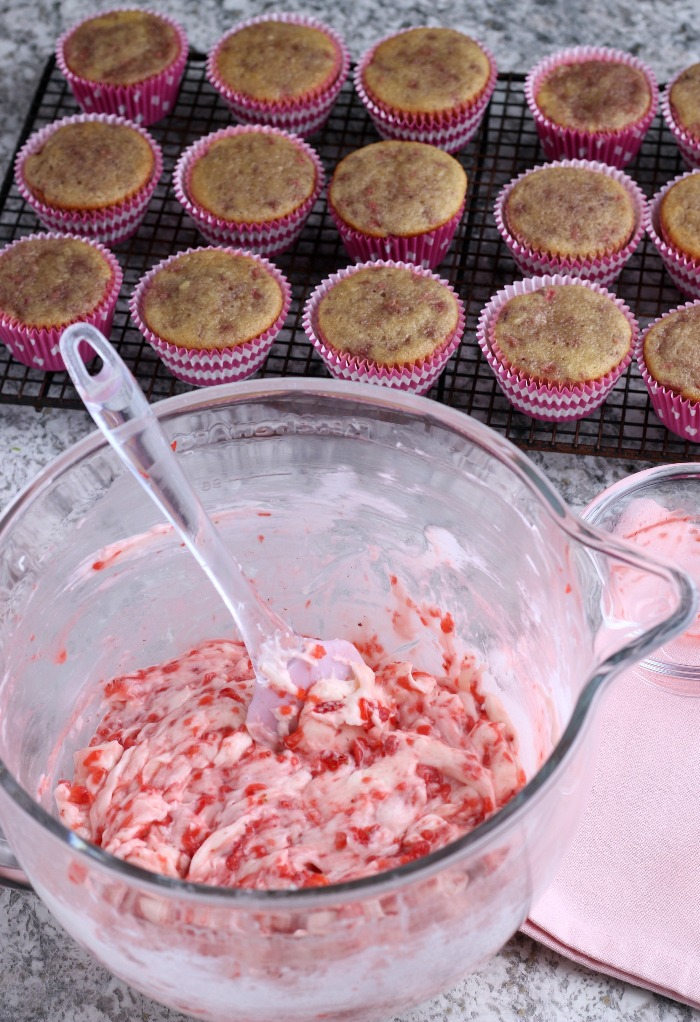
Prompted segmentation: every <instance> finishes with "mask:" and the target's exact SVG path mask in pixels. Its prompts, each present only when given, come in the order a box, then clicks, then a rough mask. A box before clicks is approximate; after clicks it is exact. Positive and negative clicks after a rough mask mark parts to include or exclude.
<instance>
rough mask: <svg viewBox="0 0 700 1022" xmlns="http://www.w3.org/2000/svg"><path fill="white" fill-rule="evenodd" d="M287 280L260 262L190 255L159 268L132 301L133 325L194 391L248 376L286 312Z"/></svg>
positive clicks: (211, 251)
mask: <svg viewBox="0 0 700 1022" xmlns="http://www.w3.org/2000/svg"><path fill="white" fill-rule="evenodd" d="M290 298H291V292H290V288H289V284H288V283H287V280H286V278H285V277H284V275H283V274H282V273H281V272H280V271H279V270H278V269H277V267H276V266H274V265H273V264H272V263H270V262H269V261H268V260H267V259H264V258H262V257H261V256H255V255H253V254H252V253H250V252H244V251H241V250H240V249H231V248H214V247H212V248H199V249H188V250H187V251H185V252H180V253H177V254H176V255H174V256H171V257H170V258H168V259H165V260H163V261H162V262H160V263H158V265H157V266H155V267H154V268H153V269H152V270H151V271H150V272H149V273H147V274H146V275H145V276H144V277H143V278H142V279H141V280H140V281H139V283H138V285H137V287H136V289H135V290H134V293H133V295H132V297H131V301H130V308H131V313H132V315H133V317H134V320H135V322H136V324H137V326H138V328H139V330H140V331H141V333H142V334H143V336H144V337H145V338H146V340H147V341H148V342H149V343H150V344H151V345H152V346H153V348H154V349H155V351H156V352H157V353H158V355H159V356H160V357H161V359H162V360H163V363H164V364H165V365H166V366H167V367H168V369H169V370H170V372H171V373H172V374H173V375H174V376H177V377H178V378H179V379H181V380H185V381H186V382H187V383H193V384H196V385H197V386H205V385H207V384H217V383H229V382H232V381H235V380H242V379H245V378H246V377H248V376H251V375H252V374H253V373H254V372H256V371H257V370H258V369H259V368H260V367H261V366H262V364H263V363H264V361H265V359H266V358H267V355H268V352H269V350H270V348H271V347H272V344H273V342H274V340H275V338H276V337H277V335H278V333H279V331H280V330H281V328H282V326H283V324H284V320H285V317H286V315H287V312H288V310H289V304H290Z"/></svg>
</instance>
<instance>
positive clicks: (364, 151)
mask: <svg viewBox="0 0 700 1022" xmlns="http://www.w3.org/2000/svg"><path fill="white" fill-rule="evenodd" d="M466 190H467V175H466V174H465V172H464V170H463V169H462V165H461V164H460V163H459V162H458V161H457V160H456V159H455V158H454V157H453V156H450V155H449V154H448V153H446V152H444V151H443V150H442V149H437V148H436V147H435V146H431V145H427V144H425V143H423V142H374V143H372V144H371V145H368V146H364V147H363V148H361V149H356V150H355V151H354V152H352V153H350V154H349V155H348V156H346V157H345V158H344V159H343V160H341V161H340V163H339V164H338V165H337V167H336V169H335V172H334V174H333V177H332V179H331V183H330V185H329V190H328V199H329V202H330V203H331V204H332V206H333V208H334V209H335V212H336V213H337V214H338V216H339V217H340V218H341V220H343V221H344V222H345V223H347V224H349V225H350V227H353V228H354V229H355V230H357V231H361V232H362V233H363V234H368V235H371V236H372V237H376V238H386V237H387V236H388V235H394V236H398V237H411V236H412V235H416V234H423V233H425V232H426V231H431V230H434V229H435V228H436V227H439V226H440V225H442V224H444V223H446V222H447V221H448V220H450V219H451V218H452V217H453V216H455V215H456V214H457V213H458V212H459V210H460V208H461V206H462V204H463V203H464V197H465V194H466Z"/></svg>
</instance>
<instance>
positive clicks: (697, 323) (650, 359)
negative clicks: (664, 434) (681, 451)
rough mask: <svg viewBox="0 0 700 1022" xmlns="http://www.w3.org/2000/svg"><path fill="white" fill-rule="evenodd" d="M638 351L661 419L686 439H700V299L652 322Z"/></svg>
mask: <svg viewBox="0 0 700 1022" xmlns="http://www.w3.org/2000/svg"><path fill="white" fill-rule="evenodd" d="M635 354H636V358H637V364H638V365H639V370H640V372H641V374H642V378H643V380H644V382H645V384H646V386H647V390H648V391H649V397H650V398H651V403H652V407H653V408H654V411H655V412H656V414H657V416H658V417H659V419H661V421H662V422H663V424H664V425H665V426H666V427H667V429H670V430H671V431H672V432H673V433H677V434H678V435H679V436H682V437H683V439H684V440H691V441H693V442H694V443H698V442H700V301H695V302H687V303H686V304H685V305H681V306H678V308H676V309H672V310H671V311H670V312H667V313H665V314H664V315H663V316H661V317H659V319H657V320H655V321H654V322H653V323H652V324H650V326H648V327H647V329H646V330H645V331H644V333H643V334H642V336H641V337H640V338H639V342H638V344H637V349H636V352H635Z"/></svg>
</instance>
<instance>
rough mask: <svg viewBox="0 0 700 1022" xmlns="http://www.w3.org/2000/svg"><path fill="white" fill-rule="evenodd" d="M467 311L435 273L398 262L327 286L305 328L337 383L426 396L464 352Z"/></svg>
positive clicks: (371, 266) (359, 269)
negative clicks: (450, 361) (370, 385)
mask: <svg viewBox="0 0 700 1022" xmlns="http://www.w3.org/2000/svg"><path fill="white" fill-rule="evenodd" d="M464 322H465V317H464V308H463V306H462V303H461V302H460V300H459V299H458V298H457V295H456V294H455V292H454V291H453V289H452V287H451V286H450V285H449V284H448V283H447V282H446V281H444V280H441V279H440V277H438V276H436V275H435V274H433V273H431V272H430V271H429V270H427V269H424V268H422V267H419V266H415V265H412V264H410V263H403V262H394V261H392V260H387V261H377V262H369V263H360V264H359V265H357V266H353V267H349V268H347V269H345V270H340V271H339V272H338V273H335V274H333V275H331V276H330V277H328V278H327V279H326V280H324V281H322V282H321V283H320V284H319V285H318V287H317V288H316V290H315V291H314V292H313V293H312V294H311V296H310V297H309V299H308V300H307V303H306V306H305V308H304V316H303V325H304V330H305V332H306V335H307V337H308V338H309V340H310V341H311V343H312V344H313V346H314V347H315V348H316V351H317V352H318V353H319V355H320V356H321V358H322V359H323V361H324V362H325V364H326V367H327V369H328V370H329V372H330V373H331V375H332V376H335V377H336V378H337V379H340V380H356V381H359V382H365V383H379V384H383V385H384V386H387V387H397V388H399V389H401V390H413V391H416V392H417V393H419V394H423V393H425V392H426V391H428V390H430V388H431V387H432V385H433V384H434V383H435V381H436V380H437V379H438V377H439V376H440V374H441V373H442V371H443V369H444V368H445V366H446V364H447V361H448V359H449V358H450V356H451V355H452V354H453V352H454V351H455V350H456V348H457V347H458V345H459V343H460V341H461V339H462V333H463V331H464Z"/></svg>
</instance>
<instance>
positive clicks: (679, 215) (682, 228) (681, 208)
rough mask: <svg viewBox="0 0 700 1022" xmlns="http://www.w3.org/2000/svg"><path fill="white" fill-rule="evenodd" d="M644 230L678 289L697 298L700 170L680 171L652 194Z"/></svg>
mask: <svg viewBox="0 0 700 1022" xmlns="http://www.w3.org/2000/svg"><path fill="white" fill-rule="evenodd" d="M646 229H647V232H648V234H649V236H650V237H651V239H652V241H653V242H654V245H655V246H656V248H657V250H658V252H659V255H660V256H661V259H662V260H663V263H664V266H665V267H666V269H667V270H668V273H669V276H670V277H671V279H672V280H673V282H674V284H675V285H676V287H677V288H678V290H679V291H680V292H681V293H682V294H684V295H688V296H689V297H691V298H700V170H695V171H692V170H691V171H688V172H687V173H686V174H681V175H680V176H679V177H676V178H674V179H673V181H669V182H668V184H666V185H664V187H663V188H661V189H660V190H659V191H658V192H657V193H656V195H654V197H653V198H652V200H651V202H650V203H649V208H648V210H647V219H646Z"/></svg>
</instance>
